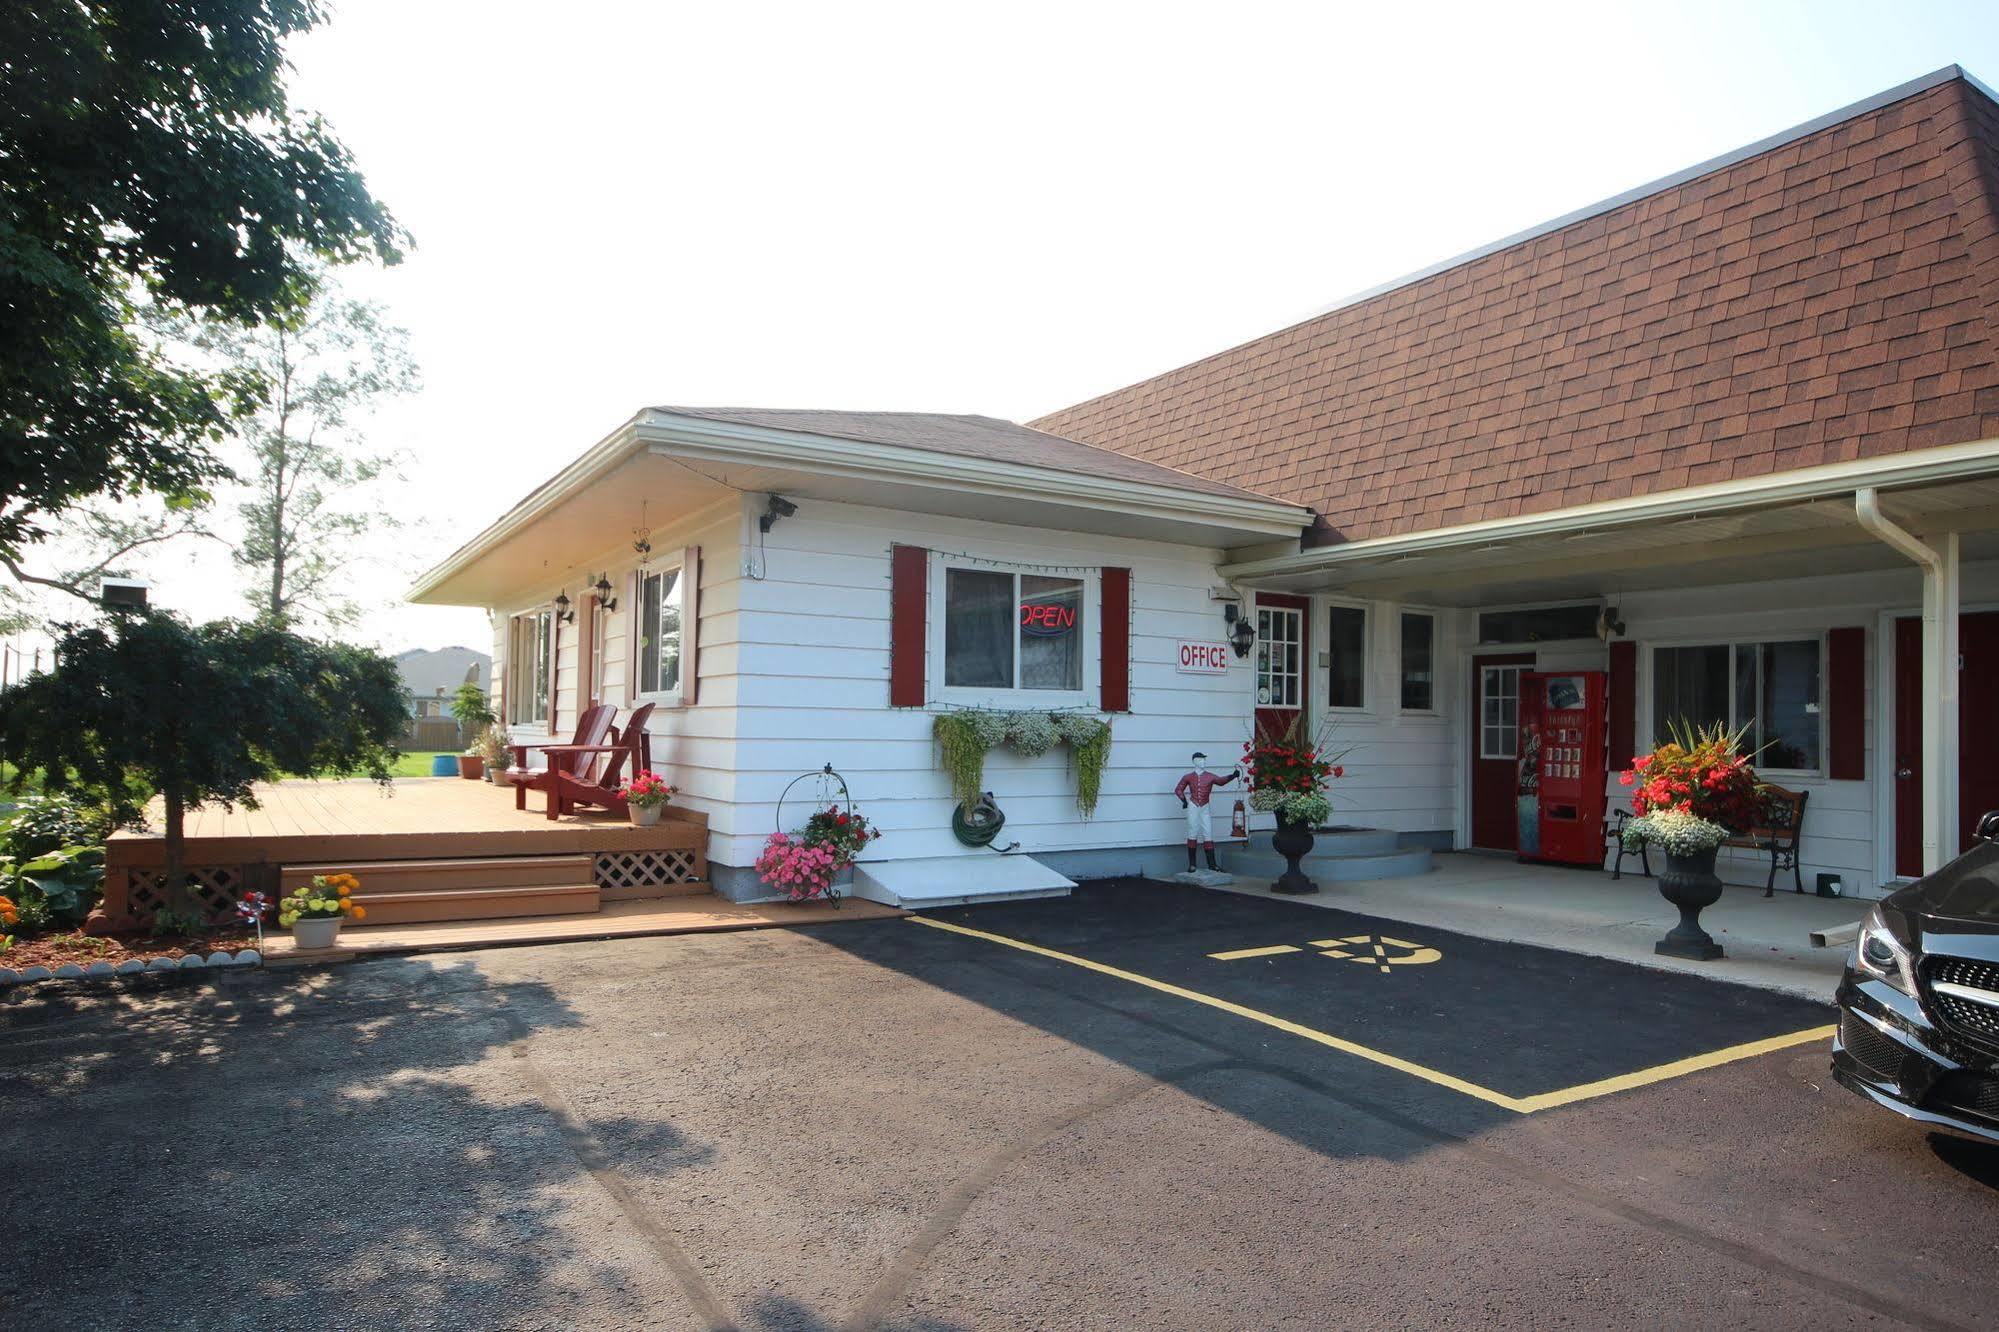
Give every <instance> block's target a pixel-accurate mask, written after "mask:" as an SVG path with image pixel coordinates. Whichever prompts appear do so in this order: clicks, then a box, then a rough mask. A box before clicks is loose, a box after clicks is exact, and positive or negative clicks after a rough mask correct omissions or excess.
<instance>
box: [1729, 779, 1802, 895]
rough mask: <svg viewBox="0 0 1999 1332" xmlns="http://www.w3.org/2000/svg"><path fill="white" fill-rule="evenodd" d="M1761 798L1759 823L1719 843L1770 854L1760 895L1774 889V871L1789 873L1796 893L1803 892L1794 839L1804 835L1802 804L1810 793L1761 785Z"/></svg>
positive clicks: (1771, 891)
mask: <svg viewBox="0 0 1999 1332" xmlns="http://www.w3.org/2000/svg"><path fill="white" fill-rule="evenodd" d="M1758 794H1759V795H1761V796H1762V798H1763V822H1762V823H1761V824H1759V825H1758V826H1756V827H1754V828H1751V829H1749V830H1748V831H1747V832H1742V833H1738V834H1737V835H1735V836H1734V837H1731V838H1729V839H1728V840H1727V841H1725V842H1723V843H1722V845H1723V846H1733V847H1737V848H1740V849H1742V850H1745V851H1768V852H1769V853H1770V877H1769V878H1768V879H1766V880H1765V881H1764V883H1763V896H1765V897H1768V896H1770V895H1771V894H1772V893H1774V892H1776V890H1777V871H1778V870H1780V869H1787V870H1789V871H1791V882H1792V883H1793V884H1794V885H1796V888H1797V891H1798V892H1801V893H1802V892H1803V891H1805V876H1804V872H1803V871H1802V870H1800V869H1799V868H1798V839H1799V838H1800V837H1802V836H1804V832H1805V801H1806V800H1808V799H1810V798H1811V792H1810V791H1789V790H1786V789H1785V788H1783V787H1781V786H1772V785H1769V784H1767V783H1766V784H1765V785H1764V786H1763V787H1762V788H1761V789H1760V790H1759V792H1758Z"/></svg>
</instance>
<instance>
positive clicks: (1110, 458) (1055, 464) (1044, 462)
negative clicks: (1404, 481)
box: [654, 407, 1288, 503]
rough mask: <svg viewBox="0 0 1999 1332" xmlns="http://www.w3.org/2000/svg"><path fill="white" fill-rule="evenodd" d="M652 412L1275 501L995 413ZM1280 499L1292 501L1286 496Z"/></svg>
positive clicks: (774, 409)
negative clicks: (1020, 423) (981, 414)
mask: <svg viewBox="0 0 1999 1332" xmlns="http://www.w3.org/2000/svg"><path fill="white" fill-rule="evenodd" d="M654 410H655V411H661V412H671V413H673V414H674V415H676V416H693V417H699V418H701V419H702V420H705V421H725V422H734V423H736V424H737V425H747V426H759V427H762V428H764V429H767V430H795V431H798V432H800V433H802V434H807V435H827V436H831V437H832V438H834V439H852V440H859V441H861V442H863V443H868V444H890V445H894V446H896V447H899V448H907V449H927V450H929V451H930V452H932V453H949V454H955V455H957V456H960V457H968V458H994V459H997V460H999V461H1002V462H1014V463H1020V464H1022V465H1023V466H1029V467H1046V468H1048V469H1050V470H1051V471H1057V472H1077V473H1080V474H1082V475H1084V476H1100V477H1109V478H1111V479H1113V480H1118V481H1133V482H1138V483H1140V484H1143V485H1152V486H1171V487H1172V488H1174V489H1176V490H1190V491H1193V492H1195V493H1196V494H1201V495H1226V496H1228V497H1230V498H1233V499H1255V500H1268V499H1270V498H1271V496H1269V495H1258V494H1254V493H1252V492H1250V491H1248V490H1245V489H1243V488H1242V487H1241V486H1238V485H1233V484H1230V483H1229V482H1228V481H1226V480H1223V479H1221V478H1218V477H1213V476H1198V475H1196V474H1194V473H1192V472H1185V471H1177V470H1175V469H1174V468H1173V467H1172V466H1170V465H1169V464H1164V463H1161V462H1157V461H1148V460H1145V459H1141V458H1134V457H1132V456H1130V455H1129V454H1125V453H1119V452H1116V451H1114V450H1111V449H1106V448H1101V447H1099V446H1097V445H1094V444H1084V443H1079V442H1077V441H1076V440H1073V439H1064V438H1062V436H1060V435H1055V434H1050V433H1049V432H1048V431H1046V430H1037V429H1035V428H1033V427H1031V426H1024V425H1019V424H1016V423H1015V422H1012V421H1002V420H1000V419H999V418H998V417H996V416H954V415H948V414H943V413H938V412H834V411H811V410H803V409H791V408H781V407H658V408H655V409H654ZM1278 502H1279V503H1285V502H1288V501H1285V500H1283V499H1281V498H1280V499H1279V500H1278Z"/></svg>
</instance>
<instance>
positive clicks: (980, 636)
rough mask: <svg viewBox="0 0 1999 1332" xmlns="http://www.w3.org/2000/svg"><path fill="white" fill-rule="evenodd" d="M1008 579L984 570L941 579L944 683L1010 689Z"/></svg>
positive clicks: (950, 571) (952, 571)
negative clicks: (942, 593) (942, 580)
mask: <svg viewBox="0 0 1999 1332" xmlns="http://www.w3.org/2000/svg"><path fill="white" fill-rule="evenodd" d="M1013 624H1014V599H1013V575H1012V574H1010V573H999V572H994V571H988V570H984V569H947V570H946V571H945V573H944V683H945V684H947V685H950V686H953V687H959V688H967V689H1011V688H1012V687H1013V634H1014V628H1013Z"/></svg>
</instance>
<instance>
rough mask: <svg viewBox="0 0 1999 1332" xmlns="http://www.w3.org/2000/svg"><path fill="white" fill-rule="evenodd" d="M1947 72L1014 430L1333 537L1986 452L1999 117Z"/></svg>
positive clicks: (1998, 309)
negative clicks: (1193, 484)
mask: <svg viewBox="0 0 1999 1332" xmlns="http://www.w3.org/2000/svg"><path fill="white" fill-rule="evenodd" d="M1949 73H1950V74H1951V75H1952V77H1947V78H1942V79H1940V80H1939V79H1932V80H1925V81H1922V83H1919V84H1918V85H1917V86H1918V87H1919V88H1920V89H1921V90H1920V91H1916V92H1914V93H1912V94H1911V95H1909V96H1906V97H1901V98H1900V99H1899V100H1894V101H1892V102H1889V103H1888V104H1886V105H1877V106H1875V107H1873V108H1872V109H1869V110H1865V111H1862V112H1860V113H1858V114H1855V115H1853V116H1851V117H1850V118H1848V119H1845V120H1842V121H1839V122H1837V123H1835V124H1832V125H1830V126H1827V127H1824V128H1820V129H1817V130H1815V131H1813V132H1811V133H1808V134H1804V135H1802V136H1800V137H1796V138H1794V139H1792V140H1790V141H1788V142H1783V143H1780V144H1779V145H1778V146H1776V147H1773V148H1770V149H1768V150H1767V151H1763V152H1759V153H1756V154H1755V155H1754V156H1749V157H1746V158H1743V159H1741V160H1739V161H1735V162H1733V163H1730V164H1728V165H1723V166H1719V167H1717V168H1716V169H1714V170H1712V171H1707V172H1706V173H1704V174H1701V175H1698V176H1694V177H1693V178H1691V179H1687V180H1683V181H1681V182H1680V183H1677V184H1672V185H1669V186H1668V187H1666V188H1663V189H1659V190H1656V191H1654V192H1650V193H1647V194H1645V195H1643V196H1642V197H1639V198H1636V199H1633V200H1632V201H1630V202H1628V203H1623V204H1620V205H1618V206H1616V207H1613V208H1611V209H1609V210H1607V211H1602V212H1599V213H1597V214H1595V215H1592V216H1585V217H1584V218H1582V220H1579V221H1575V222H1573V223H1570V224H1568V225H1565V226H1560V227H1558V228H1557V229H1554V230H1550V231H1547V232H1546V233H1545V234H1541V235H1535V236H1532V237H1530V238H1528V239H1525V240H1522V241H1520V242H1519V243H1517V244H1513V245H1509V246H1507V247H1505V248H1502V249H1498V250H1495V251H1493V252H1491V253H1487V254H1482V255H1479V256H1476V257H1473V258H1471V259H1469V260H1467V261H1465V262H1462V263H1459V264H1456V265H1454V266H1451V267H1449V268H1446V269H1444V270H1442V271H1439V272H1436V273H1433V274H1430V275H1428V276H1424V277H1421V278H1418V279H1416V280H1414V281H1410V282H1408V283H1406V284H1403V285H1399V286H1396V287H1394V288H1391V289H1390V290H1387V291H1385V292H1383V293H1382V294H1380V295H1376V296H1372V297H1369V298H1366V299H1362V300H1359V301H1357V302H1355V303H1353V304H1350V305H1347V306H1344V307H1341V308H1339V309H1335V310H1333V311H1331V312H1329V313H1327V314H1324V315H1321V316H1319V317H1317V318H1315V319H1311V320H1308V321H1306V322H1304V323H1302V324H1298V325H1295V326H1294V327H1291V328H1287V329H1284V330H1282V331H1280V332H1277V333H1273V334H1271V335H1269V336H1268V337H1264V338H1259V339H1257V340H1256V341H1254V342H1250V343H1246V344H1244V345H1242V346H1240V347H1235V348H1232V349H1231V350H1229V351H1225V352H1222V353H1220V354H1219V355H1216V356H1211V357H1209V358H1207V359H1206V360H1202V361H1197V362H1195V363H1194V364H1192V365H1188V366H1184V367H1182V368H1181V369H1178V370H1174V371H1171V372H1169V373H1167V374H1164V375H1160V376H1158V377H1156V378H1153V379H1149V380H1146V381H1144V382H1142V383H1139V384H1134V385H1132V386H1130V387H1129V388H1125V389H1121V390H1119V391H1117V392H1115V393H1110V394H1107V395H1105V396H1103V397H1100V398H1095V399H1092V400H1091V401H1089V402H1085V403H1081V404H1078V405H1077V406H1074V407H1070V408H1067V409H1065V410H1063V411H1059V412H1055V413H1053V414H1052V415H1049V416H1045V417H1042V418H1041V419H1039V420H1037V421H1035V422H1033V424H1034V425H1036V426H1038V427H1040V428H1042V429H1044V430H1050V431H1055V432H1057V433H1059V434H1062V435H1066V436H1069V437H1072V438H1074V439H1079V440H1084V441H1087V442H1089V443H1093V444H1099V445H1103V446H1105V447H1108V448H1114V449H1118V450H1120V451H1122V452H1125V453H1128V454H1130V455H1132V456H1133V457H1137V458H1143V459H1147V460H1149V461H1152V462H1158V463H1164V464H1167V465H1170V466H1174V467H1179V468H1184V469H1186V470H1189V471H1193V472H1199V473H1201V474H1203V475H1206V476H1210V477H1214V478H1216V479H1218V480H1227V481H1231V482H1234V483H1235V484H1237V485H1241V486H1247V487H1249V488H1251V489H1254V490H1257V491H1261V492H1263V493H1265V494H1269V495H1278V496H1283V497H1285V498H1289V499H1294V500H1296V501H1298V502H1300V503H1305V504H1310V505H1311V506H1312V507H1314V508H1315V509H1317V510H1318V511H1319V513H1320V514H1321V515H1323V518H1324V521H1325V524H1326V526H1325V528H1324V529H1322V530H1321V531H1319V532H1317V533H1315V534H1314V539H1315V540H1328V541H1332V540H1341V539H1345V540H1358V539H1361V538H1365V537H1372V536H1384V535H1389V534H1393V533H1398V532H1409V531H1418V530H1424V529H1428V528H1434V527H1444V526H1450V525H1454V524H1458V523H1468V522H1477V521H1481V520H1485V519H1493V518H1504V517H1512V516H1516V515H1520V514H1527V513H1536V512H1543V511H1546V510H1550V509H1558V508H1566V507H1569V506H1572V505H1577V504H1585V503H1590V502H1592V501H1598V500H1608V499H1617V498H1621V497H1624V496H1627V495H1639V494H1646V493H1650V492H1654V491H1661V490H1670V489H1674V488H1677V487H1680V486H1686V485H1697V484H1700V483H1703V482H1712V481H1723V480H1728V479H1732V478H1735V477H1746V476H1755V475H1760V474H1764V473H1768V472H1772V471H1779V470H1788V469H1791V468H1797V467H1808V466H1812V465H1814V464H1818V463H1830V462H1839V461H1844V460H1849V459H1854V458H1865V457H1874V456H1880V455H1884V454H1892V453H1897V452H1902V451H1905V450H1909V449H1916V448H1923V447H1927V446H1930V445H1936V444H1950V443H1957V442H1961V441H1965V440H1972V439H1984V438H1990V437H1992V436H1995V435H1999V322H1995V321H1999V106H1995V104H1994V103H1993V102H1992V100H1991V99H1989V98H1988V97H1986V96H1985V95H1984V94H1983V93H1982V92H1981V91H1980V90H1979V89H1978V88H1977V87H1975V86H1974V85H1973V84H1972V83H1970V82H1969V81H1968V80H1966V79H1965V78H1963V77H1962V76H1958V75H1956V71H1950V72H1949ZM1925 84H1926V85H1928V86H1924V85H1925Z"/></svg>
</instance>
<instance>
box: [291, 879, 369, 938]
mask: <svg viewBox="0 0 1999 1332" xmlns="http://www.w3.org/2000/svg"><path fill="white" fill-rule="evenodd" d="M360 886H361V881H360V880H359V879H357V878H355V877H354V876H353V875H351V874H315V875H313V876H312V882H311V883H309V884H307V885H306V886H305V887H303V888H294V889H292V891H291V892H290V893H289V894H288V895H287V896H286V897H285V899H284V900H283V901H281V902H279V903H278V924H280V925H282V926H284V927H285V928H286V929H288V930H290V931H291V932H292V939H293V940H294V941H295V942H296V943H297V944H298V946H299V947H300V948H331V947H333V945H334V944H335V943H336V942H337V941H338V940H339V938H340V922H341V921H343V920H345V919H347V918H348V917H349V916H352V917H353V918H354V919H355V920H366V919H367V918H368V912H367V909H366V908H364V907H362V906H360V905H359V904H358V903H356V902H355V901H354V900H353V895H354V890H355V889H357V888H359V887H360Z"/></svg>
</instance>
